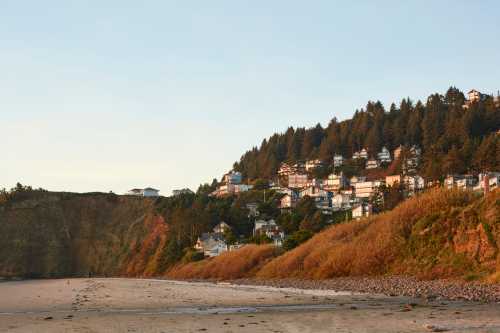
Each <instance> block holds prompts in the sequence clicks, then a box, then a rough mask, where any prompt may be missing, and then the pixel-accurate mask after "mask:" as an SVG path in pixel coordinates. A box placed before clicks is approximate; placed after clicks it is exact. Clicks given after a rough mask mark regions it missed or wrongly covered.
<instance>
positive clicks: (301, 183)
mask: <svg viewBox="0 0 500 333" xmlns="http://www.w3.org/2000/svg"><path fill="white" fill-rule="evenodd" d="M307 182H308V177H307V175H306V174H298V173H295V174H291V175H288V187H289V188H292V189H294V188H304V187H306V186H307Z"/></svg>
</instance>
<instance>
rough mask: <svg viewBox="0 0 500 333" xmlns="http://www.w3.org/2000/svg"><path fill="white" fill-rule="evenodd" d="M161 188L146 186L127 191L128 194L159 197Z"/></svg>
mask: <svg viewBox="0 0 500 333" xmlns="http://www.w3.org/2000/svg"><path fill="white" fill-rule="evenodd" d="M159 192H160V190H157V189H154V188H152V187H146V188H134V189H131V190H130V191H128V192H127V194H128V195H136V196H140V197H158V196H160V194H159Z"/></svg>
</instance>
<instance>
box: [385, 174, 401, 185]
mask: <svg viewBox="0 0 500 333" xmlns="http://www.w3.org/2000/svg"><path fill="white" fill-rule="evenodd" d="M397 184H402V177H401V175H391V176H386V177H385V185H386V186H391V187H392V186H397Z"/></svg>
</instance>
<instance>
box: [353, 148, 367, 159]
mask: <svg viewBox="0 0 500 333" xmlns="http://www.w3.org/2000/svg"><path fill="white" fill-rule="evenodd" d="M352 158H353V159H358V158H364V159H365V160H366V159H368V151H367V150H366V148H363V149H361V150H360V151H357V152H355V153H354V154H352Z"/></svg>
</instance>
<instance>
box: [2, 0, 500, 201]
mask: <svg viewBox="0 0 500 333" xmlns="http://www.w3.org/2000/svg"><path fill="white" fill-rule="evenodd" d="M499 22H500V3H499V2H498V1H493V0H491V1H478V2H474V3H472V2H470V1H439V2H437V1H356V2H355V3H354V2H353V3H350V2H347V1H327V0H325V1H291V0H287V1H284V0H283V1H281V0H277V1H260V0H253V1H234V0H233V1H229V0H227V1H222V0H221V1H217V0H216V1H160V0H158V1H147V0H145V1H131V0H130V1H124V0H120V1H118V0H108V1H94V0H88V1H80V0H79V1H76V0H60V1H50V0H48V1H35V0H32V1H28V0H3V1H1V2H0V40H1V43H0V129H1V133H2V139H1V140H0V188H1V187H6V188H10V187H12V186H14V184H15V183H16V182H18V181H19V182H22V183H23V184H29V185H32V186H34V187H43V188H46V189H49V190H64V191H76V192H87V191H110V190H112V191H115V192H117V193H123V192H125V191H126V190H128V189H130V188H134V187H145V186H152V187H155V188H158V189H160V190H161V193H162V194H163V195H169V194H170V192H171V190H172V189H174V188H182V187H186V186H187V187H190V188H192V189H196V188H197V186H198V184H200V183H203V182H210V181H211V179H213V178H214V177H217V178H219V177H220V176H221V175H222V174H223V173H224V172H225V171H227V170H229V169H230V168H231V166H232V164H233V162H234V161H236V160H238V159H239V157H240V156H241V155H242V154H243V153H244V152H245V151H246V150H248V149H250V148H251V147H252V146H255V145H260V143H261V141H262V140H263V139H264V138H265V137H268V136H270V135H271V134H273V133H274V132H283V131H285V130H286V128H287V127H288V126H313V125H315V124H316V123H318V122H320V123H321V124H322V125H327V124H328V121H329V120H330V119H331V118H333V117H337V118H338V119H346V118H349V117H350V116H351V115H352V113H353V112H354V111H355V109H357V108H362V107H363V106H364V105H366V102H367V101H368V100H380V101H382V102H383V103H384V105H385V106H386V107H387V108H388V107H389V105H390V103H391V102H393V101H396V102H397V101H399V100H400V99H401V98H403V97H406V96H409V97H410V98H412V99H414V100H416V99H422V98H426V96H428V95H429V94H431V93H433V92H441V93H444V92H445V91H446V89H447V88H448V87H449V86H450V85H455V86H457V87H458V88H460V89H462V90H463V91H467V90H468V89H470V88H477V89H479V90H481V91H484V92H487V93H492V92H496V91H497V89H500V81H499V79H498V78H499V77H500V65H499V62H498V61H499V59H500V43H499V36H500V23H499Z"/></svg>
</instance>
